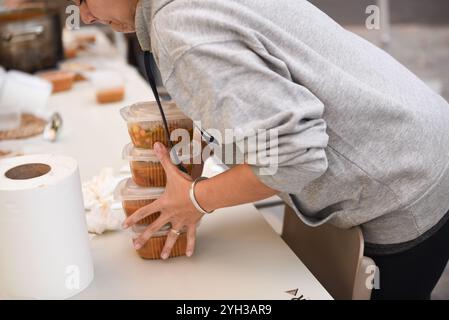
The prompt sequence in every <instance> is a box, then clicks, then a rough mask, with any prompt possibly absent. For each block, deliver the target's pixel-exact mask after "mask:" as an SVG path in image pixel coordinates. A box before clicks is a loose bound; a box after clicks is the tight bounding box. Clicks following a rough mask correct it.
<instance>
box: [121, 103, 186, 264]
mask: <svg viewBox="0 0 449 320" xmlns="http://www.w3.org/2000/svg"><path fill="white" fill-rule="evenodd" d="M163 108H164V112H165V115H166V118H167V122H168V126H169V130H170V133H172V132H173V131H174V130H176V129H183V130H182V131H179V133H180V135H179V136H180V138H179V139H178V140H177V141H173V145H176V144H177V143H182V144H184V143H186V144H187V143H190V142H191V141H192V138H193V121H192V120H190V119H189V118H188V117H186V116H185V115H184V114H183V113H182V112H181V111H180V110H179V109H178V108H177V106H176V104H175V103H173V102H166V103H163ZM120 113H121V115H122V117H123V118H124V119H125V121H126V122H127V124H128V132H129V135H130V137H131V141H132V143H130V144H128V145H126V146H125V147H124V149H123V154H122V156H123V159H125V160H127V161H129V164H130V168H131V173H132V178H129V179H125V180H124V181H122V182H121V183H120V184H119V185H118V186H117V188H116V190H115V194H114V196H115V199H116V200H117V201H121V202H122V206H123V209H124V212H125V214H126V216H127V217H129V216H130V215H132V214H133V213H134V212H136V211H137V210H139V209H140V208H142V207H145V206H147V205H149V204H151V203H152V202H154V201H155V200H157V199H159V197H160V196H161V195H162V194H163V193H164V191H165V186H166V183H167V179H166V175H165V171H164V168H163V167H162V165H161V163H160V162H159V160H158V159H157V157H156V154H155V152H154V151H153V146H154V144H155V143H156V142H161V143H163V144H164V145H165V146H168V145H169V143H168V141H167V138H166V135H165V130H164V125H163V122H162V117H161V116H160V113H159V109H158V107H157V104H156V103H155V102H144V103H137V104H134V105H132V106H129V107H125V108H123V109H122V110H121V111H120ZM188 156H189V159H190V155H188ZM179 159H180V160H181V161H183V163H184V164H183V165H184V167H185V168H186V169H187V171H188V173H189V174H191V172H192V164H191V163H190V162H189V161H185V160H187V159H186V157H183V156H180V157H179ZM159 215H160V214H159V213H155V214H152V215H150V216H148V217H145V218H144V219H142V220H141V221H139V222H138V223H137V225H136V226H134V227H133V229H132V233H133V238H136V237H138V236H139V235H140V234H141V233H142V232H143V231H144V230H145V229H146V227H147V226H148V225H150V224H151V223H153V222H154V221H155V220H156V219H157V218H158V217H159ZM169 232H170V226H169V225H167V226H166V227H165V228H163V229H162V230H160V231H159V232H158V233H157V234H155V235H154V236H153V237H152V238H151V239H150V240H149V241H148V242H147V243H146V244H145V245H144V246H143V247H142V248H141V249H140V250H138V251H137V253H138V254H139V256H140V257H142V258H144V259H159V258H160V255H161V252H162V249H163V247H164V244H165V240H166V239H167V235H168V233H169ZM186 246H187V236H186V233H185V232H182V233H181V235H180V236H179V237H178V240H177V242H176V245H175V246H174V248H173V250H172V252H171V255H170V257H177V256H182V255H184V254H185V251H186Z"/></svg>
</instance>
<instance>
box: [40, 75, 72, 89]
mask: <svg viewBox="0 0 449 320" xmlns="http://www.w3.org/2000/svg"><path fill="white" fill-rule="evenodd" d="M38 76H39V77H41V78H42V79H44V80H47V81H49V82H50V83H51V84H52V85H53V93H58V92H63V91H68V90H70V89H72V86H73V82H74V81H75V73H73V72H69V71H46V72H40V73H38Z"/></svg>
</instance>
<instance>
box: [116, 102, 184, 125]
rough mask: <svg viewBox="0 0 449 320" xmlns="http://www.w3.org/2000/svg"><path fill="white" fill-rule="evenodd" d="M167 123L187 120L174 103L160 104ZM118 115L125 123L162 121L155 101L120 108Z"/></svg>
mask: <svg viewBox="0 0 449 320" xmlns="http://www.w3.org/2000/svg"><path fill="white" fill-rule="evenodd" d="M162 108H163V109H164V113H165V116H166V118H167V121H170V120H184V119H189V118H188V117H187V116H186V115H185V114H184V113H183V112H182V111H181V110H180V109H179V108H178V107H177V106H176V104H175V103H174V102H172V101H168V102H162ZM120 114H121V115H122V117H123V119H125V121H127V122H131V123H135V122H143V121H162V117H161V114H160V113H159V108H158V106H157V103H156V102H155V101H151V102H139V103H136V104H133V105H131V106H128V107H125V108H122V109H121V110H120Z"/></svg>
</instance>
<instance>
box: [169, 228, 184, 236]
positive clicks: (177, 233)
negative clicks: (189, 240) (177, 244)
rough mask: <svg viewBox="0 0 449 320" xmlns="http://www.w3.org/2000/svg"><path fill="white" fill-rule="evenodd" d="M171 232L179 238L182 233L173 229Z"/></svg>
mask: <svg viewBox="0 0 449 320" xmlns="http://www.w3.org/2000/svg"><path fill="white" fill-rule="evenodd" d="M170 232H171V233H174V234H176V235H177V236H178V237H179V236H180V235H181V231H178V230H176V229H173V228H171V229H170Z"/></svg>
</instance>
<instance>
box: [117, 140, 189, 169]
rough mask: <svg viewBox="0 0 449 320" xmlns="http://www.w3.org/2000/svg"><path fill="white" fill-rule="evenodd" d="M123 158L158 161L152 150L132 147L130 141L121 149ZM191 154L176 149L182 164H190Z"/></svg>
mask: <svg viewBox="0 0 449 320" xmlns="http://www.w3.org/2000/svg"><path fill="white" fill-rule="evenodd" d="M122 157H123V160H128V161H148V162H159V159H158V158H157V156H156V153H155V152H154V150H151V149H139V148H136V147H134V145H133V144H132V143H129V144H127V145H126V146H125V147H124V148H123V151H122ZM192 158H193V155H192V154H190V153H189V152H184V154H183V152H182V149H179V151H178V160H179V161H181V162H182V163H184V164H192Z"/></svg>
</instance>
